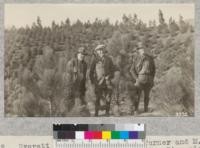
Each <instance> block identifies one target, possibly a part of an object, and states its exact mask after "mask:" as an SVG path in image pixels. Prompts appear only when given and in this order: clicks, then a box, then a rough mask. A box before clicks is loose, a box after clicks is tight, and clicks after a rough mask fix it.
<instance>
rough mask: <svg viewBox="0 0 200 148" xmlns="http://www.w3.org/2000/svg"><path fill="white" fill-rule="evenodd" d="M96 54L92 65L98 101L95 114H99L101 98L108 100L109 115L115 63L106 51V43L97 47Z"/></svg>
mask: <svg viewBox="0 0 200 148" xmlns="http://www.w3.org/2000/svg"><path fill="white" fill-rule="evenodd" d="M95 52H96V53H97V55H96V56H93V59H92V63H91V67H90V75H89V76H90V80H91V83H92V84H93V85H94V87H95V95H96V103H95V116H98V112H99V109H100V100H101V99H104V100H106V115H109V111H110V102H111V95H112V89H113V88H112V87H113V86H112V84H111V79H112V78H113V76H114V65H113V62H112V59H111V58H110V57H108V56H107V55H106V54H105V52H106V50H105V45H98V46H97V47H96V48H95Z"/></svg>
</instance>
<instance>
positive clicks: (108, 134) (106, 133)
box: [102, 131, 111, 139]
mask: <svg viewBox="0 0 200 148" xmlns="http://www.w3.org/2000/svg"><path fill="white" fill-rule="evenodd" d="M102 139H111V132H110V131H102Z"/></svg>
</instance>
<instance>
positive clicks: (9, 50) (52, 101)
mask: <svg viewBox="0 0 200 148" xmlns="http://www.w3.org/2000/svg"><path fill="white" fill-rule="evenodd" d="M156 22H158V23H156ZM138 41H142V42H143V44H144V45H145V46H146V47H147V48H148V49H149V50H150V52H151V53H152V55H153V56H154V58H155V63H156V78H155V85H154V88H153V90H152V92H151V100H150V107H151V108H152V109H153V110H152V111H151V112H149V113H146V114H142V113H141V116H175V115H176V114H177V113H186V114H187V115H193V112H194V24H193V20H184V18H183V17H182V16H180V19H179V21H178V22H175V21H174V20H173V18H170V19H169V20H165V18H164V16H163V13H162V11H161V10H159V13H158V20H151V21H149V23H148V24H146V23H144V22H143V21H142V20H140V18H138V17H137V15H136V14H134V15H128V16H126V15H123V16H122V20H121V21H119V22H118V21H117V22H116V23H114V24H113V23H110V21H109V20H108V19H107V20H101V19H98V18H97V19H95V20H94V22H90V21H87V22H81V21H80V20H77V21H76V22H75V23H71V22H70V19H66V20H65V21H63V22H60V23H59V24H58V23H57V22H55V21H52V25H51V26H49V27H46V26H43V25H42V20H41V19H40V17H38V18H37V19H36V22H35V23H33V24H32V26H26V27H21V28H15V27H14V26H13V27H12V28H9V29H6V30H5V76H4V79H5V115H6V116H92V114H93V112H94V101H95V96H94V93H93V88H92V87H91V84H90V82H89V79H88V80H87V92H86V100H87V102H88V105H87V107H82V106H80V105H79V102H78V99H77V100H76V104H75V107H74V108H73V109H72V110H68V105H69V102H68V97H69V94H70V85H71V83H70V81H69V79H68V74H67V72H66V64H67V62H68V61H69V60H70V59H71V58H72V57H73V56H74V55H75V53H76V51H77V49H78V48H79V47H80V46H84V47H86V49H87V52H88V53H90V55H89V56H87V57H86V60H87V63H88V65H90V59H91V56H92V55H93V49H94V48H95V46H96V45H97V44H99V43H104V44H106V45H107V50H108V54H109V55H110V56H111V57H112V59H113V61H114V63H115V65H116V73H115V78H114V79H113V84H114V85H115V88H116V90H114V92H113V101H112V107H111V108H112V109H111V116H128V115H131V114H130V110H131V109H130V108H131V103H130V102H131V99H134V97H130V93H131V92H130V90H131V89H130V88H129V87H131V84H130V80H131V78H130V76H129V75H128V71H129V67H130V65H131V63H132V58H133V59H134V53H133V52H132V51H133V49H134V48H135V46H136V44H137V42H138ZM133 92H134V91H133ZM133 96H134V95H133ZM102 103H103V102H102ZM141 104H142V100H141Z"/></svg>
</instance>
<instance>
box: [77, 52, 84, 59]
mask: <svg viewBox="0 0 200 148" xmlns="http://www.w3.org/2000/svg"><path fill="white" fill-rule="evenodd" d="M84 57H85V55H84V54H83V53H78V54H77V58H78V60H79V61H83V60H84Z"/></svg>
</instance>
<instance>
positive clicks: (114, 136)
mask: <svg viewBox="0 0 200 148" xmlns="http://www.w3.org/2000/svg"><path fill="white" fill-rule="evenodd" d="M111 138H112V139H120V132H119V131H112V132H111Z"/></svg>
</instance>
